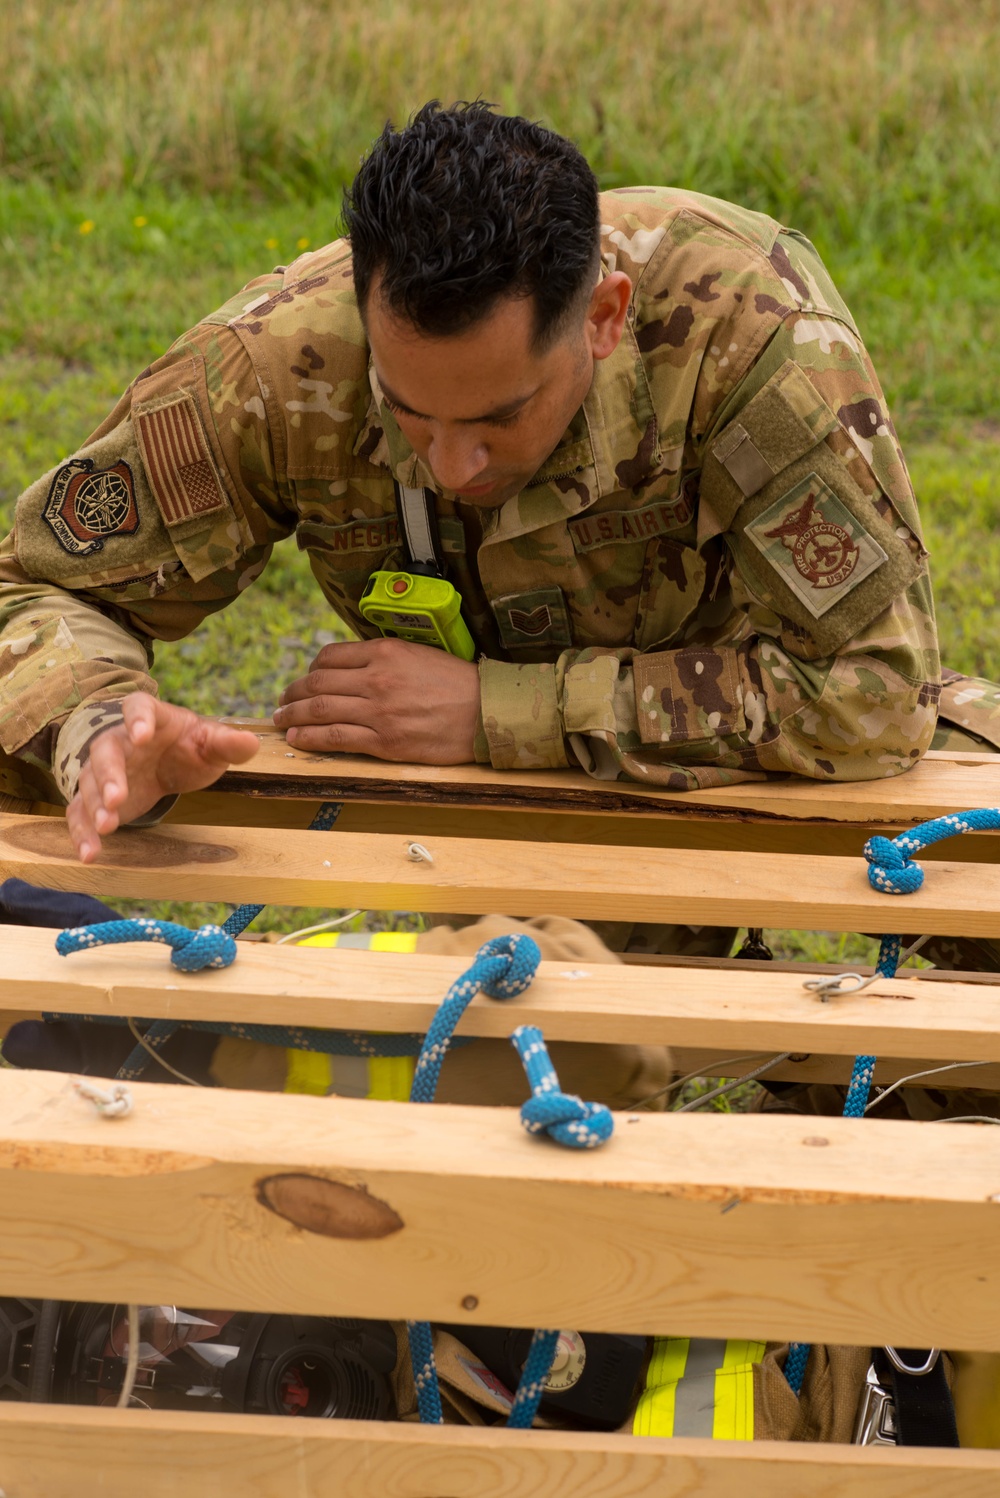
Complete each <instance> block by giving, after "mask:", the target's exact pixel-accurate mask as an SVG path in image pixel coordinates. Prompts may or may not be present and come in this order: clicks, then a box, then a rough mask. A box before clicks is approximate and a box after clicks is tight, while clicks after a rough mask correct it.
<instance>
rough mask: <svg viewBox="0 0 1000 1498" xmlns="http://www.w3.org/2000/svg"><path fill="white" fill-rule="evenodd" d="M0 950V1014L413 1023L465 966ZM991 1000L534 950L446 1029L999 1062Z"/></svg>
mask: <svg viewBox="0 0 1000 1498" xmlns="http://www.w3.org/2000/svg"><path fill="white" fill-rule="evenodd" d="M0 948H2V950H3V953H4V963H3V972H2V974H0V1016H3V1015H4V1013H5V1012H6V1011H15V1010H32V1011H38V1010H53V1009H54V1010H59V1011H61V1012H65V1013H70V1014H98V1015H102V1016H109V1015H122V1016H124V1015H141V1016H143V1017H145V1018H148V1019H183V1018H187V1019H213V1020H235V1021H242V1022H244V1023H257V1024H295V1025H316V1026H319V1027H321V1028H322V1027H328V1028H330V1029H369V1030H379V1031H388V1032H399V1031H403V1032H410V1031H417V1032H423V1031H426V1029H427V1028H428V1026H429V1024H430V1022H431V1020H432V1018H433V1016H434V1014H435V1012H436V1010H437V1008H438V1005H439V1004H440V1002H441V1000H442V998H443V997H444V995H445V993H446V992H447V991H448V988H449V987H450V985H451V984H452V983H453V982H454V981H455V979H456V978H457V977H458V976H459V974H460V973H462V972H464V970H465V969H466V967H467V966H468V961H467V960H466V959H463V958H458V957H434V956H429V955H420V956H414V955H411V954H406V953H398V952H366V951H351V950H349V949H348V950H343V951H337V950H333V951H331V950H329V949H326V950H324V949H321V948H316V947H293V946H273V945H270V944H266V943H259V944H258V943H251V942H241V943H240V947H239V957H238V960H237V961H236V963H234V965H233V966H232V967H230V968H226V969H224V970H223V971H221V972H215V971H209V972H203V973H179V972H178V971H177V969H176V968H173V967H171V966H170V964H169V962H168V959H167V954H166V952H165V950H164V949H163V948H162V947H160V946H140V945H131V946H123V947H115V948H105V949H103V950H99V951H90V952H81V953H78V954H76V955H74V956H73V957H70V958H64V957H59V956H58V955H57V953H56V952H55V949H54V944H53V933H52V932H51V931H39V930H32V929H29V928H25V927H16V926H0ZM574 974H583V975H584V976H573V975H574ZM998 1007H1000V976H998V977H997V979H996V984H995V986H993V987H986V986H980V985H976V984H969V983H961V982H954V981H943V982H936V981H932V982H928V981H926V980H925V979H924V978H922V977H908V978H894V979H891V980H889V979H885V980H880V981H879V982H878V983H875V984H873V985H872V987H871V988H869V989H866V990H865V991H864V992H863V993H859V994H856V995H849V994H848V995H844V996H843V997H840V998H836V999H834V1000H833V1001H831V1002H829V1003H821V1002H820V1001H819V1000H818V999H817V998H816V997H815V995H814V994H811V993H808V992H807V991H805V990H804V989H803V987H802V975H801V974H797V973H795V972H775V973H767V972H763V973H762V972H759V971H758V972H750V973H747V972H731V971H726V970H720V969H718V968H711V967H706V968H678V969H677V970H676V971H674V972H673V973H671V974H669V976H668V975H665V974H664V972H663V971H662V969H657V968H645V969H644V968H641V967H636V968H629V969H628V971H627V976H626V974H625V973H624V972H623V970H622V968H621V967H619V966H618V965H617V964H608V965H605V966H598V965H594V966H591V967H589V968H583V969H581V968H569V967H568V965H567V964H566V963H565V962H561V963H560V962H543V963H542V964H541V965H540V967H539V972H538V976H537V978H536V979H535V981H534V982H533V983H532V985H531V987H530V988H529V989H528V990H527V991H526V992H525V993H524V994H522V995H520V996H519V997H518V998H514V999H507V1000H505V1001H504V1002H503V1003H498V1002H496V1001H495V1000H492V999H489V998H487V997H486V996H485V995H480V996H479V997H478V998H477V999H475V1000H473V1002H472V1004H471V1005H470V1007H469V1009H468V1010H467V1011H466V1014H465V1017H464V1018H463V1020H462V1022H461V1024H460V1025H459V1030H458V1033H459V1034H462V1035H482V1036H493V1037H502V1038H506V1037H507V1036H508V1035H509V1034H510V1032H511V1030H513V1029H514V1027H515V1026H516V1025H519V1024H533V1025H539V1026H540V1027H541V1028H542V1030H543V1031H544V1033H545V1035H546V1037H547V1038H549V1039H551V1040H581V1041H592V1042H605V1043H609V1044H613V1043H621V1044H625V1043H628V1042H635V1043H646V1044H650V1045H655V1044H660V1045H670V1046H674V1047H683V1048H687V1049H697V1050H699V1051H700V1052H714V1054H715V1055H716V1056H721V1055H733V1054H736V1053H737V1052H742V1051H767V1050H771V1051H793V1052H796V1053H816V1054H819V1055H830V1056H833V1055H840V1056H844V1057H851V1056H853V1055H854V1054H855V1053H856V1052H858V1051H861V1052H863V1053H865V1054H875V1055H886V1056H893V1057H896V1058H904V1057H905V1058H910V1061H911V1062H912V1060H914V1059H920V1058H922V1057H926V1056H931V1057H933V1056H944V1057H945V1058H946V1059H947V1060H950V1061H992V1062H996V1063H1000V1027H998V1026H997V1021H996V1016H997V1011H998ZM679 1064H681V1065H682V1069H683V1070H691V1069H692V1067H689V1066H687V1065H684V1064H683V1063H679ZM694 1064H696V1063H692V1066H693V1065H694ZM913 1069H914V1067H913V1065H912V1064H910V1065H909V1070H913ZM730 1075H732V1073H730ZM803 1079H804V1078H803ZM880 1080H882V1077H881V1074H880ZM983 1085H986V1084H985V1083H984V1084H983Z"/></svg>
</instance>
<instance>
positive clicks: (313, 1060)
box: [285, 1050, 333, 1097]
mask: <svg viewBox="0 0 1000 1498" xmlns="http://www.w3.org/2000/svg"><path fill="white" fill-rule="evenodd" d="M332 1086H333V1058H332V1056H325V1055H323V1054H322V1052H320V1051H292V1050H286V1051H285V1091H286V1092H307V1093H311V1094H312V1095H313V1096H314V1097H326V1095H327V1093H328V1092H329V1091H330V1088H331V1087H332Z"/></svg>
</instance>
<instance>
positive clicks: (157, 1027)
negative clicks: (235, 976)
mask: <svg viewBox="0 0 1000 1498" xmlns="http://www.w3.org/2000/svg"><path fill="white" fill-rule="evenodd" d="M342 804H343V803H342V802H340V801H324V802H323V804H322V806H321V807H320V809H319V811H318V812H317V813H316V815H315V816H314V817H313V819H312V821H311V822H310V823H309V829H308V830H309V831H310V832H329V830H330V828H331V827H332V826H333V825H334V823H335V822H336V820H337V818H338V817H339V816H340V812H341V807H342ZM263 909H264V906H263V905H239V906H237V908H236V909H235V910H234V911H233V912H232V914H231V915H230V916H228V917H227V919H226V920H225V921H223V923H222V929H223V931H225V933H226V935H227V936H239V935H240V934H241V933H242V932H243V931H245V930H246V929H247V927H248V926H249V925H250V923H251V921H254V920H256V919H257V917H258V916H259V915H260V913H261V911H262V910H263ZM231 960H232V959H230V961H231ZM178 1028H179V1027H178V1025H177V1024H176V1023H175V1021H174V1020H168V1019H161V1020H156V1021H155V1022H154V1023H153V1024H152V1025H150V1026H149V1028H148V1029H147V1031H146V1033H145V1035H144V1036H143V1044H142V1045H137V1046H136V1047H135V1048H134V1050H132V1051H130V1052H129V1054H128V1055H127V1056H126V1058H125V1061H124V1063H123V1065H122V1066H120V1067H119V1069H118V1076H119V1078H121V1079H122V1080H124V1081H129V1082H132V1081H136V1080H137V1079H138V1078H139V1077H141V1076H142V1075H143V1074H144V1072H145V1070H146V1067H147V1066H148V1065H149V1062H150V1059H151V1058H150V1052H151V1051H152V1052H153V1054H154V1055H155V1054H156V1053H157V1052H158V1051H162V1050H163V1048H164V1046H165V1045H167V1044H168V1042H169V1041H171V1040H172V1039H173V1037H174V1036H175V1035H176V1034H177V1030H178ZM188 1028H190V1027H188ZM220 1033H226V1032H224V1031H223V1032H220ZM347 1054H348V1055H355V1054H357V1053H356V1052H353V1051H349V1052H347ZM405 1054H406V1055H413V1052H412V1051H407V1052H406V1053H405Z"/></svg>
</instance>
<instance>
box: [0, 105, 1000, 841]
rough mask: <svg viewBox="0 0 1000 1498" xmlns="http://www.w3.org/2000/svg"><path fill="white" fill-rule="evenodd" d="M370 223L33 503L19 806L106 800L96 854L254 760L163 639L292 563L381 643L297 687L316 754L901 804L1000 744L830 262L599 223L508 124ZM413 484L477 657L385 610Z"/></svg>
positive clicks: (9, 580)
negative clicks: (745, 786)
mask: <svg viewBox="0 0 1000 1498" xmlns="http://www.w3.org/2000/svg"><path fill="white" fill-rule="evenodd" d="M448 163H452V164H455V163H457V170H455V171H449V170H445V169H444V165H442V164H445V165H447V164H448ZM387 205H388V206H387ZM380 212H381V213H382V215H383V219H384V220H385V222H381V223H380V222H379V213H380ZM598 221H599V239H598ZM348 222H349V227H350V233H351V242H350V243H348V242H347V241H344V240H340V241H336V242H335V243H333V244H331V245H328V246H327V247H325V248H324V249H321V250H318V251H315V252H311V253H308V254H305V255H303V256H301V257H300V258H299V260H297V261H296V262H295V263H294V264H293V265H291V266H290V267H288V268H287V269H284V268H279V269H278V270H275V271H274V272H272V273H271V274H270V275H266V276H262V277H260V278H258V279H257V280H255V281H252V282H250V283H249V285H248V286H247V287H245V288H244V289H243V290H242V291H240V292H239V293H237V294H236V295H235V296H234V297H233V298H232V300H231V301H229V302H228V303H227V304H226V305H225V306H224V307H222V308H221V309H220V310H219V311H217V312H214V313H212V314H211V315H209V316H207V317H205V318H204V319H203V320H202V321H201V322H199V323H198V324H197V326H196V327H194V328H193V329H192V330H191V331H190V332H189V333H187V334H185V335H184V336H183V337H182V338H180V339H179V340H178V341H177V343H175V344H174V345H173V347H172V348H171V349H170V350H169V351H168V352H167V353H166V354H165V355H164V356H163V357H162V358H161V359H159V360H157V361H156V363H155V364H153V365H152V366H151V367H150V368H149V369H147V370H145V371H144V372H143V374H141V375H140V376H139V378H138V379H137V380H136V381H135V382H134V383H133V384H132V385H131V387H130V388H129V390H128V391H127V392H126V393H125V395H124V396H123V397H122V399H121V400H120V401H119V403H118V405H117V406H116V407H115V409H114V410H113V411H112V412H111V414H110V415H109V416H108V418H107V420H106V421H105V422H104V423H103V424H102V426H101V427H100V428H99V429H98V430H97V432H95V433H94V434H93V436H92V437H91V438H90V439H89V441H88V442H86V443H85V444H84V446H83V447H82V448H81V449H80V450H79V452H77V453H76V454H74V455H73V456H72V457H71V458H70V459H68V460H67V461H66V462H64V463H61V464H60V465H59V466H58V468H56V469H54V470H53V471H52V472H50V473H48V474H46V475H44V476H43V477H42V478H40V479H39V480H38V481H37V482H36V483H35V484H33V485H31V486H30V487H29V488H28V489H27V490H26V491H25V493H24V494H23V495H22V496H21V498H20V500H19V503H18V507H17V516H16V524H15V530H14V532H13V534H12V535H11V536H10V537H9V538H8V539H7V541H6V542H5V543H4V545H3V548H2V551H0V626H2V629H0V660H2V669H3V686H2V699H0V790H4V791H7V792H8V793H12V794H15V795H28V796H33V797H42V798H46V799H49V800H52V799H55V798H59V799H63V800H65V801H66V802H67V803H69V810H68V813H67V816H68V822H69V826H70V830H71V833H72V836H73V838H74V841H75V843H76V845H77V848H78V850H79V852H80V854H81V857H82V858H83V859H84V861H89V860H90V859H92V858H93V857H95V856H96V854H97V852H98V850H99V846H100V838H101V836H103V835H106V834H107V833H109V832H111V831H113V830H114V828H115V827H116V826H117V825H119V823H120V822H123V821H135V820H137V819H139V818H142V817H144V816H155V815H156V814H157V809H158V805H159V804H160V803H161V799H162V797H163V796H164V795H166V794H167V793H170V792H173V791H177V790H181V789H194V788H197V787H198V786H201V785H204V784H207V783H209V782H210V781H211V780H212V779H214V778H215V777H216V776H217V775H218V774H219V773H220V772H221V770H222V768H223V767H224V766H225V764H226V763H228V762H231V761H234V760H242V759H245V758H247V757H248V756H249V755H250V754H251V753H252V752H253V749H254V747H255V740H254V739H253V738H252V736H250V735H247V734H243V733H240V732H238V731H237V730H234V729H231V728H225V727H222V726H220V725H216V724H212V723H209V722H207V721H206V720H203V719H199V718H198V717H197V716H196V715H194V714H191V713H189V712H187V711H186V710H184V709H180V708H176V707H173V706H172V705H169V704H164V703H159V702H157V701H155V700H154V699H155V692H156V687H155V683H154V681H153V679H152V677H151V675H150V670H151V666H152V643H153V641H155V640H157V639H177V638H178V637H180V636H182V635H184V634H186V633H188V632H189V631H190V630H192V629H193V628H194V627H195V626H196V625H197V623H198V622H199V620H200V619H201V618H202V617H203V616H205V615H206V614H209V613H211V612H214V611H215V610H216V609H219V608H222V607H224V606H225V605H226V604H227V603H228V602H229V601H230V600H231V599H232V598H235V597H236V595H237V594H238V593H239V592H241V591H242V590H243V589H244V588H245V587H247V586H248V585H249V584H250V583H251V582H252V581H253V580H254V578H255V577H256V576H258V574H259V573H260V571H261V570H262V568H263V567H264V565H265V563H266V561H267V558H268V556H269V554H270V550H271V547H272V546H273V544H274V543H275V542H276V541H279V540H281V539H283V538H284V537H286V536H288V535H290V534H291V533H292V532H294V533H295V534H296V539H297V543H298V545H299V546H300V547H302V548H304V549H305V550H306V551H307V552H308V554H309V558H310V563H311V565H312V568H313V571H314V573H315V575H316V578H317V580H318V582H319V584H320V587H321V588H322V589H323V591H324V594H325V595H326V597H327V598H328V599H329V601H330V603H331V605H332V607H333V608H334V609H335V610H336V611H337V612H338V614H340V616H341V617H342V618H343V619H344V620H345V621H346V622H347V623H348V624H349V625H350V626H351V627H352V629H353V630H354V631H355V632H356V634H357V635H359V636H360V637H361V642H360V643H346V644H341V645H331V646H327V647H326V648H325V649H324V650H323V651H322V652H321V653H320V655H319V656H318V658H317V660H316V662H315V663H314V668H313V670H312V671H311V672H310V674H309V675H308V676H307V677H305V678H304V679H303V680H301V681H298V682H295V683H292V684H291V685H290V686H289V688H288V689H287V690H286V691H285V693H284V695H283V698H282V705H281V706H280V708H279V710H278V711H277V712H276V714H275V720H276V722H277V723H278V724H279V725H280V726H281V727H283V728H285V729H286V730H287V731H288V739H289V742H290V743H293V744H295V745H297V746H300V747H302V748H307V749H319V750H324V749H327V750H338V749H339V750H346V751H349V752H350V751H354V752H367V753H371V754H374V755H377V756H380V757H382V758H386V759H399V760H418V761H419V760H423V761H426V762H432V763H458V762H463V761H471V760H473V759H478V760H480V761H483V762H486V761H491V762H492V763H493V765H494V766H496V767H497V768H498V769H505V770H517V769H524V768H537V767H543V768H554V767H559V766H562V765H567V764H580V765H582V766H583V767H584V768H585V769H586V770H587V771H589V772H590V773H591V774H593V775H595V776H599V777H602V778H604V777H613V776H617V775H622V774H624V775H627V776H631V777H633V778H635V779H636V780H639V781H640V782H643V783H648V784H656V785H665V786H668V787H670V788H671V789H675V790H676V789H686V788H694V787H701V786H712V785H718V784H723V783H728V782H732V781H738V780H744V779H755V778H760V777H762V776H764V775H766V774H767V773H769V772H789V771H790V772H792V773H796V774H800V775H807V776H810V777H812V778H815V779H842V780H849V779H872V778H877V777H880V776H888V775H896V774H899V773H901V772H902V771H904V770H906V769H907V768H909V767H910V766H911V765H912V764H913V763H914V761H915V760H916V759H918V758H919V756H920V755H921V754H922V753H923V751H924V750H925V749H926V748H927V747H928V745H929V744H930V743H931V741H932V736H933V734H934V731H935V721H936V716H937V712H938V709H939V706H941V704H944V707H943V710H944V711H946V712H947V713H948V715H949V716H950V717H952V718H953V719H954V718H956V717H957V718H958V719H960V720H963V721H970V722H974V723H979V719H981V724H979V731H980V732H981V733H984V734H985V735H986V737H987V738H989V739H992V740H993V742H997V741H998V734H997V718H996V714H995V712H993V710H992V708H991V707H990V705H989V700H988V699H987V698H986V697H984V692H985V688H984V687H983V685H982V684H978V683H972V682H963V681H959V682H958V683H956V684H954V685H952V686H950V687H947V688H946V689H945V692H944V696H943V697H941V692H942V687H941V674H940V667H939V660H938V653H937V639H936V633H935V626H934V615H933V607H932V601H931V590H930V582H929V578H928V574H927V567H926V553H925V550H924V547H923V545H922V542H921V539H920V532H919V523H918V519H917V512H916V506H915V503H914V499H913V494H912V492H911V489H910V485H909V481H908V478H907V474H906V469H905V466H904V463H903V459H902V456H901V454H900V451H899V448H898V445H897V442H896V438H895V436H894V433H893V429H892V426H891V423H890V420H889V416H888V413H887V411H886V407H885V402H884V399H883V396H882V392H881V390H880V389H879V385H878V381H877V379H876V376H875V373H874V371H873V369H872V367H871V364H870V362H869V359H868V357H867V354H866V352H865V350H864V347H863V345H862V343H861V339H860V337H859V334H858V331H857V328H856V327H855V325H854V322H853V319H852V318H851V315H850V313H849V311H848V310H847V308H846V306H845V305H844V303H843V302H842V301H841V299H840V297H839V295H838V293H837V291H836V290H835V288H834V286H833V285H832V283H831V281H830V278H829V276H828V274H827V272H826V271H825V269H824V267H823V265H822V264H821V262H820V260H819V258H818V256H817V254H816V252H815V250H814V249H813V248H812V246H811V245H810V244H809V242H808V241H807V240H805V239H804V238H803V237H802V236H801V235H799V234H797V233H796V232H795V231H793V230H788V229H784V228H782V227H781V226H780V225H778V224H777V223H775V222H774V221H773V220H772V219H770V218H767V217H766V216H764V215H762V214H757V213H751V212H748V211H745V210H743V209H741V208H737V207H734V206H732V205H730V204H726V203H722V202H719V201H716V200H713V199H710V198H705V197H700V196H698V195H697V194H693V193H688V192H681V191H676V190H671V189H665V188H626V189H623V190H620V191H617V192H611V193H606V194H603V195H602V196H601V197H600V199H599V200H598V197H597V193H596V183H595V182H594V179H593V177H592V174H591V173H590V171H589V168H588V167H587V166H586V163H585V162H583V159H582V157H580V156H579V154H578V153H577V152H576V151H575V149H574V148H573V147H572V146H571V145H569V143H568V142H566V141H564V140H562V139H561V138H560V137H558V136H555V135H552V134H551V133H550V132H547V131H544V130H541V129H540V128H538V127H535V126H531V125H529V124H528V123H527V122H526V121H523V120H505V119H503V118H502V117H498V116H496V115H493V114H492V113H490V111H489V110H488V109H487V108H486V107H485V106H481V105H473V106H468V107H463V108H458V109H455V110H450V111H441V110H439V109H438V108H437V107H436V106H428V107H427V108H426V109H424V110H423V111H421V113H420V114H419V115H418V116H417V117H416V119H415V120H414V122H413V123H412V124H411V125H410V126H408V127H407V128H406V129H405V130H403V131H401V132H393V131H391V130H387V131H386V132H385V133H384V135H383V136H382V138H381V139H380V140H379V141H378V142H377V143H376V146H375V149H374V150H373V152H372V155H371V156H370V158H369V159H368V161H367V162H366V163H365V165H364V166H363V168H362V171H361V172H360V173H359V176H358V178H357V179H356V182H355V184H354V187H353V189H352V191H351V193H350V194H349V199H348ZM399 224H402V225H404V229H403V231H402V233H400V232H399V230H398V225H399ZM442 224H450V225H451V238H450V239H449V237H448V235H447V234H443V231H442V228H441V226H442ZM380 234H381V236H382V237H381V239H380V238H379V235H380ZM352 249H353V263H352ZM477 277H478V281H477ZM470 286H472V287H473V289H472V290H471V291H470V289H469V288H470ZM359 302H360V304H361V305H360V308H359ZM394 477H395V478H396V479H398V480H399V481H400V482H401V483H403V484H407V485H424V486H427V487H429V488H430V489H432V490H433V491H434V493H435V496H436V511H437V517H438V524H439V528H440V536H441V543H442V548H443V554H444V558H445V561H446V563H447V566H448V570H449V574H450V577H451V580H452V581H453V582H454V584H455V585H456V587H457V588H458V590H459V591H460V593H461V595H462V599H463V606H464V612H465V617H466V620H467V622H468V624H469V627H470V629H471V632H472V634H473V637H474V639H475V643H476V645H477V647H478V650H479V651H480V652H481V659H480V661H479V664H478V666H476V665H475V664H473V663H470V662H466V661H461V660H458V659H457V658H455V657H452V656H448V655H445V654H443V653H442V652H440V651H435V650H431V649H429V648H427V647H424V646H418V645H413V644H409V643H407V642H404V641H401V640H374V639H372V636H373V634H374V633H375V631H374V629H373V627H372V626H371V625H369V624H368V623H367V622H366V621H365V620H364V619H363V618H362V616H361V614H360V612H359V600H360V597H361V594H362V591H363V589H364V587H365V584H366V582H367V580H368V578H369V576H370V574H371V573H372V572H373V571H374V570H376V569H379V568H396V567H399V566H401V565H402V564H403V563H404V554H403V551H402V550H401V547H400V539H399V532H398V527H397V519H396V512H395V504H394V492H393V478H394ZM939 697H941V703H939ZM977 705H978V706H981V708H982V710H981V711H980V713H979V719H973V714H974V713H975V712H976V710H977Z"/></svg>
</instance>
